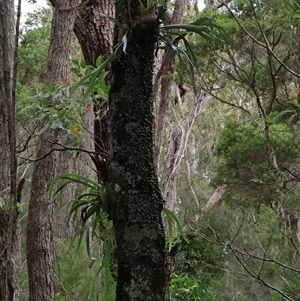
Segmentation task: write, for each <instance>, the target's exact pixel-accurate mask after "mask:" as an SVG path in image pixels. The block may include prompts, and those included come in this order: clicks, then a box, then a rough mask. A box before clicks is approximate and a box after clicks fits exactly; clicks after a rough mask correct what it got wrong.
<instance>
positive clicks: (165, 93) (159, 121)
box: [153, 0, 186, 170]
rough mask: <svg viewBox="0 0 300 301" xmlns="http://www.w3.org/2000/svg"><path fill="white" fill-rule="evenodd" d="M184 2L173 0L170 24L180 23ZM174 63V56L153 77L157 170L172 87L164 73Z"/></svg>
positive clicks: (155, 161)
mask: <svg viewBox="0 0 300 301" xmlns="http://www.w3.org/2000/svg"><path fill="white" fill-rule="evenodd" d="M185 3H186V1H185V0H177V1H176V2H175V4H174V13H173V16H172V19H171V22H170V23H171V24H179V23H181V18H182V15H183V11H184V7H185ZM173 42H174V41H173ZM173 44H174V43H173ZM175 44H176V43H175ZM175 44H174V45H175ZM177 44H178V42H177ZM167 55H168V54H167V53H165V54H164V57H163V58H162V59H161V61H160V63H161V62H163V61H164V59H165V57H166V56H167ZM174 63H175V56H174V57H173V58H172V59H170V60H169V61H168V62H167V63H166V64H165V65H163V66H161V67H160V68H159V70H158V71H157V73H156V74H155V77H154V88H153V92H154V93H153V99H154V116H155V122H154V163H155V166H156V168H157V170H158V168H159V159H160V149H161V146H162V144H163V137H164V130H165V122H166V116H167V112H168V108H169V102H170V98H169V96H170V92H171V87H172V81H171V80H170V79H168V78H167V77H166V75H167V73H168V72H169V71H170V70H171V69H172V67H173V65H174Z"/></svg>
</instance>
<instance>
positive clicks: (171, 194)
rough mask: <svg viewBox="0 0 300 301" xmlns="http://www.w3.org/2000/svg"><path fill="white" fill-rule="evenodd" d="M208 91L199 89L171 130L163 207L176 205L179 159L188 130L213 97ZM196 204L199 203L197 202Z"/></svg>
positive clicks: (170, 207)
mask: <svg viewBox="0 0 300 301" xmlns="http://www.w3.org/2000/svg"><path fill="white" fill-rule="evenodd" d="M226 78H227V76H226V75H221V76H220V77H219V78H218V79H217V80H216V82H215V84H214V85H213V87H212V91H214V92H216V91H217V90H218V89H219V88H220V86H221V84H222V83H223V82H224V81H225V80H226ZM208 92H209V91H207V93H204V92H201V90H200V92H199V95H196V99H197V101H196V103H195V105H194V107H193V108H192V110H191V112H190V113H189V114H188V116H186V117H185V118H184V119H182V120H181V121H179V122H178V124H176V125H175V127H174V128H173V130H172V132H171V136H170V141H169V146H168V152H167V155H166V158H165V160H164V162H165V163H164V171H163V179H162V193H163V197H164V200H165V207H166V208H168V209H170V210H172V211H174V210H175V206H176V200H177V178H178V172H179V167H180V164H181V161H182V159H183V158H184V155H185V151H186V145H187V142H188V138H189V133H190V130H191V128H192V126H193V125H194V124H195V122H196V121H197V119H198V118H199V116H200V115H201V114H202V113H203V111H204V109H205V108H206V107H207V106H208V105H209V103H210V102H211V100H212V99H213V95H212V94H210V93H208ZM196 200H197V199H196ZM196 203H197V202H196ZM197 206H199V205H198V204H197ZM199 209H200V208H199Z"/></svg>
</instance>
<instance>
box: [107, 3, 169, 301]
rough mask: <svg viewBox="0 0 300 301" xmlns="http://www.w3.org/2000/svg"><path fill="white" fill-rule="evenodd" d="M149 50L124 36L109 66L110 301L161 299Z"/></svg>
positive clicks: (161, 250)
mask: <svg viewBox="0 0 300 301" xmlns="http://www.w3.org/2000/svg"><path fill="white" fill-rule="evenodd" d="M119 2H128V1H119ZM132 2H134V1H131V2H130V3H132ZM127 7H128V6H127ZM131 15H134V14H133V13H132V14H131ZM154 47H155V39H154V38H153V39H147V40H145V41H142V42H141V41H139V43H137V41H135V40H134V39H133V38H132V36H130V35H129V36H128V44H127V49H126V52H124V51H123V50H122V49H120V50H119V52H118V53H117V55H116V59H115V60H114V62H113V66H112V72H113V82H112V85H111V90H110V93H109V137H110V140H109V158H108V169H109V175H110V180H111V182H112V187H115V197H116V212H115V218H114V221H113V222H114V227H115V232H116V241H117V253H118V282H117V297H116V300H122V301H125V300H149V301H150V300H151V301H155V300H162V294H163V287H164V280H165V271H164V247H165V239H164V231H163V226H162V221H161V211H162V206H163V199H162V196H161V193H160V190H159V186H158V180H157V176H156V174H155V168H154V160H153V133H152V123H153V114H152V77H153V62H154Z"/></svg>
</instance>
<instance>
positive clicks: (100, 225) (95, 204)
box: [49, 174, 114, 301]
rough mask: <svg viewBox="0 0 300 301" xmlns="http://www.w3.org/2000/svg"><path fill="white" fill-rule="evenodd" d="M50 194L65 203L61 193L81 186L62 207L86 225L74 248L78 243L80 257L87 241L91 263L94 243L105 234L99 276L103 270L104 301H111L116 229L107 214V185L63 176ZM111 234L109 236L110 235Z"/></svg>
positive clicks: (77, 177) (57, 178)
mask: <svg viewBox="0 0 300 301" xmlns="http://www.w3.org/2000/svg"><path fill="white" fill-rule="evenodd" d="M49 184H50V185H51V193H52V194H53V193H54V195H57V196H58V197H59V200H60V202H62V193H63V190H64V189H65V187H66V186H68V185H74V184H77V185H79V187H80V188H78V190H77V192H76V193H75V194H74V198H73V199H72V200H70V201H69V202H67V203H65V204H63V205H61V206H70V218H71V217H72V216H73V215H75V216H78V215H80V216H81V218H82V220H83V225H82V226H81V228H80V229H79V230H78V231H77V232H76V233H75V235H74V237H73V239H72V244H73V243H75V242H76V241H77V248H76V252H77V253H78V252H79V251H80V249H81V247H82V240H83V238H84V237H85V245H86V250H87V254H88V256H89V258H91V259H92V255H91V254H92V252H91V240H95V239H97V240H99V239H101V237H102V231H105V232H106V235H105V238H104V239H105V240H107V243H106V249H105V254H104V257H103V260H102V262H101V265H100V267H99V269H98V273H99V272H100V271H101V270H104V276H105V289H104V294H103V297H102V299H101V300H103V301H106V300H109V296H110V294H111V289H112V285H113V283H114V280H113V278H112V275H111V271H110V269H111V266H110V254H111V252H112V250H111V248H112V239H113V235H114V232H113V228H112V224H111V222H110V221H109V220H108V216H107V212H109V211H110V209H109V205H110V204H109V203H108V199H109V194H111V193H112V191H111V189H110V188H109V187H108V185H106V186H103V185H100V184H98V180H97V181H96V180H91V179H89V178H87V177H84V176H80V175H76V174H62V175H60V176H57V177H55V178H54V179H52V180H50V182H49ZM108 233H109V235H108Z"/></svg>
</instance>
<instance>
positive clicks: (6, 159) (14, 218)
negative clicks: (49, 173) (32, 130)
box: [0, 0, 20, 301]
mask: <svg viewBox="0 0 300 301" xmlns="http://www.w3.org/2000/svg"><path fill="white" fill-rule="evenodd" d="M14 23H15V18H14V1H12V0H2V1H0V120H1V121H0V145H1V148H0V166H1V168H0V258H1V264H0V300H1V301H11V300H17V301H18V300H19V298H20V291H19V271H20V224H19V212H18V209H17V202H18V201H19V200H18V198H17V184H16V182H17V160H16V129H15V97H14V95H15V93H14V86H15V85H14V81H13V79H14V78H15V77H14V74H13V73H14V52H15V38H14V33H15V32H14V30H15V28H14Z"/></svg>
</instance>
